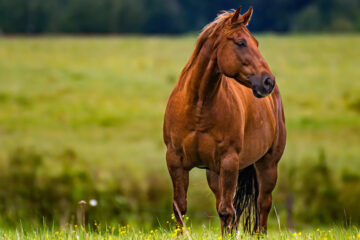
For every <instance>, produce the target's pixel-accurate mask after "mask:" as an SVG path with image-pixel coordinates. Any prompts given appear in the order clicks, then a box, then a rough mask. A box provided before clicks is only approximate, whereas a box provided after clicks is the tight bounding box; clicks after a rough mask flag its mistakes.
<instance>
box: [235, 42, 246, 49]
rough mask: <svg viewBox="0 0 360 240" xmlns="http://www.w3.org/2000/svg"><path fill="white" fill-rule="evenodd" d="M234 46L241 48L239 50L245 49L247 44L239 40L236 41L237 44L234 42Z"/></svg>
mask: <svg viewBox="0 0 360 240" xmlns="http://www.w3.org/2000/svg"><path fill="white" fill-rule="evenodd" d="M235 44H236V45H237V46H239V47H241V48H244V47H246V46H247V44H246V41H245V40H240V41H237V42H235Z"/></svg>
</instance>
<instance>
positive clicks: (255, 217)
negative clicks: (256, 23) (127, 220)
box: [163, 7, 286, 234]
mask: <svg viewBox="0 0 360 240" xmlns="http://www.w3.org/2000/svg"><path fill="white" fill-rule="evenodd" d="M240 9H241V7H239V8H238V9H237V10H236V11H235V10H230V11H225V12H223V13H222V14H219V15H218V16H217V18H216V19H215V20H214V21H213V22H211V23H209V24H208V25H206V26H205V27H204V29H203V30H202V32H201V33H200V35H199V37H198V39H197V42H196V46H195V49H194V50H193V53H192V55H191V57H190V59H189V60H188V62H187V64H186V65H185V67H184V68H183V70H182V71H181V73H180V76H179V78H178V81H177V83H176V85H175V87H174V89H173V91H172V93H171V95H170V97H169V100H168V103H167V106H166V111H165V116H164V125H163V138H164V142H165V145H166V147H167V151H166V163H167V168H168V171H169V173H170V177H171V180H172V184H173V211H174V215H175V217H176V222H177V224H178V226H179V227H183V219H182V216H183V215H185V214H186V209H187V189H188V186H189V171H190V170H191V169H192V168H195V167H197V168H202V169H206V178H207V181H208V185H209V187H210V189H211V190H212V192H213V193H214V195H215V198H216V210H217V213H218V215H219V217H220V222H221V232H222V234H224V232H225V233H229V234H230V233H232V232H233V231H234V230H237V229H238V225H239V223H240V222H241V223H242V227H243V229H244V231H246V232H249V233H251V234H254V233H266V231H267V220H268V214H269V212H270V209H271V206H272V191H273V189H274V188H275V185H276V181H277V175H278V170H277V166H278V162H279V160H280V158H281V156H282V154H283V152H284V149H285V143H286V128H285V117H284V111H283V105H282V100H281V96H280V92H279V88H278V86H277V84H276V81H275V77H274V75H273V74H272V73H271V71H270V69H269V66H268V64H267V63H266V62H265V60H264V58H263V57H262V55H261V53H260V51H259V48H258V41H257V40H256V39H255V38H254V37H253V36H252V35H251V33H250V32H249V30H248V29H247V26H248V23H249V21H250V18H251V16H252V12H253V8H252V7H250V8H249V10H248V11H247V12H246V13H244V14H243V15H241V14H240Z"/></svg>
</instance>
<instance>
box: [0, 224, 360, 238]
mask: <svg viewBox="0 0 360 240" xmlns="http://www.w3.org/2000/svg"><path fill="white" fill-rule="evenodd" d="M181 232H182V231H179V230H178V229H176V228H174V229H169V228H156V229H151V230H147V231H144V230H141V229H139V228H133V227H132V226H130V225H126V226H100V225H97V226H93V227H92V228H90V227H89V228H87V229H85V230H84V229H83V228H81V227H79V226H77V225H73V226H66V227H64V228H61V229H57V228H52V229H49V228H46V227H45V228H41V229H33V230H29V231H25V230H24V229H21V228H19V229H16V230H0V239H25V240H27V239H58V240H60V239H63V240H65V239H84V240H85V239H89V240H90V239H104V240H105V239H106V240H116V239H139V240H151V239H204V240H205V239H212V240H221V239H229V240H230V239H269V240H277V239H281V240H307V239H317V240H335V239H336V240H338V239H339V240H340V239H344V240H345V239H346V240H350V239H354V240H357V239H360V232H359V229H358V228H356V227H353V228H348V229H344V228H339V227H336V228H326V229H325V228H324V229H320V228H314V229H309V230H306V231H302V232H290V231H283V232H278V231H269V232H268V234H267V235H263V234H261V235H259V234H255V235H253V236H250V235H248V234H245V233H243V232H241V231H238V232H236V233H233V234H232V235H230V234H225V236H222V235H221V233H220V229H219V228H206V227H203V228H201V229H197V230H196V231H191V230H187V233H186V234H185V233H183V234H181Z"/></svg>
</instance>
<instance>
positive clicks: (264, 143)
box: [239, 123, 275, 167]
mask: <svg viewBox="0 0 360 240" xmlns="http://www.w3.org/2000/svg"><path fill="white" fill-rule="evenodd" d="M251 129H252V130H251V131H245V134H244V139H243V141H244V143H243V147H242V149H241V151H240V155H239V158H240V165H244V166H247V165H250V164H252V163H254V162H256V161H258V160H259V159H260V158H262V157H263V156H264V155H265V154H266V153H267V152H268V151H269V149H270V148H271V146H272V143H273V141H274V137H275V127H274V126H273V124H271V123H265V124H262V125H260V126H259V127H258V128H251ZM240 167H241V166H240Z"/></svg>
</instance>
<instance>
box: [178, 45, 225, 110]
mask: <svg viewBox="0 0 360 240" xmlns="http://www.w3.org/2000/svg"><path fill="white" fill-rule="evenodd" d="M211 47H212V43H211V42H209V43H205V44H204V46H203V48H202V49H201V50H200V52H199V55H198V56H197V57H196V59H195V62H194V64H193V65H192V66H191V67H190V69H189V71H188V72H187V76H186V83H185V89H186V94H187V100H188V101H189V103H190V104H199V103H204V102H205V101H211V100H212V99H213V98H214V97H215V96H216V93H217V91H218V89H219V85H220V81H221V74H220V73H219V71H218V67H217V62H216V52H214V51H212V49H211Z"/></svg>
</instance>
